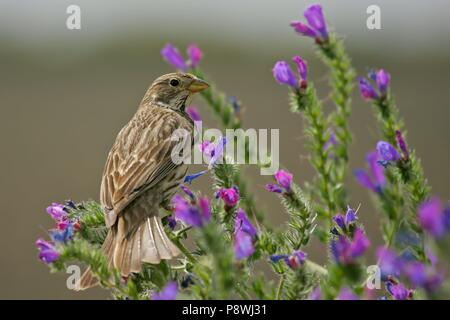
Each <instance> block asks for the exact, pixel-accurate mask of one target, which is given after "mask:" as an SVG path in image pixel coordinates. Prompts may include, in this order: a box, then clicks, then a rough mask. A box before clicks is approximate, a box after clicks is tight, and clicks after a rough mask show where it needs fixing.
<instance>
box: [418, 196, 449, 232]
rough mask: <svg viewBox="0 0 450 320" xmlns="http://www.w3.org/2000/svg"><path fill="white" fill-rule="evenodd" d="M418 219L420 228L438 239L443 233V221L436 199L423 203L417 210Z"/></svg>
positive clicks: (440, 208) (438, 202)
mask: <svg viewBox="0 0 450 320" xmlns="http://www.w3.org/2000/svg"><path fill="white" fill-rule="evenodd" d="M418 219H419V223H420V225H421V226H422V228H423V229H424V230H425V231H427V232H428V233H430V234H432V235H433V236H435V237H437V238H439V237H441V236H443V235H444V233H445V220H444V215H443V214H442V207H441V203H440V201H439V199H438V198H431V199H430V200H428V201H425V202H423V203H422V204H421V205H420V206H419V209H418Z"/></svg>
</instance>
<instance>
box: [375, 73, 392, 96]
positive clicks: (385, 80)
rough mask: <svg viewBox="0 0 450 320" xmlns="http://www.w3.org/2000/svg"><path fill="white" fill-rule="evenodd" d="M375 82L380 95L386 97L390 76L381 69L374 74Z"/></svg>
mask: <svg viewBox="0 0 450 320" xmlns="http://www.w3.org/2000/svg"><path fill="white" fill-rule="evenodd" d="M375 81H376V83H377V86H378V90H379V91H380V93H381V95H383V96H384V95H386V91H387V89H388V87H389V84H390V82H391V76H390V74H389V73H388V72H386V71H384V70H383V69H380V70H378V71H377V72H376V78H375Z"/></svg>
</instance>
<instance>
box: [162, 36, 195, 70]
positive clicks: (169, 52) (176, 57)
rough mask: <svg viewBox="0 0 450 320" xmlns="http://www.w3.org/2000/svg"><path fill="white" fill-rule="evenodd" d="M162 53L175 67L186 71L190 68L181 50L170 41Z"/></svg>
mask: <svg viewBox="0 0 450 320" xmlns="http://www.w3.org/2000/svg"><path fill="white" fill-rule="evenodd" d="M161 55H162V56H163V58H164V60H166V61H167V62H168V63H169V64H171V65H172V66H174V67H175V68H177V69H179V70H181V71H183V72H186V71H187V70H188V65H187V64H186V62H185V61H184V58H183V56H182V55H181V53H180V51H178V49H177V48H176V47H175V46H173V45H172V44H170V43H168V44H166V45H165V46H164V47H163V48H162V49H161Z"/></svg>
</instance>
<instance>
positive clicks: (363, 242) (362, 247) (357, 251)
mask: <svg viewBox="0 0 450 320" xmlns="http://www.w3.org/2000/svg"><path fill="white" fill-rule="evenodd" d="M369 246H370V240H369V239H368V238H367V237H366V235H365V234H364V231H362V230H361V229H356V231H355V234H354V236H353V240H352V243H351V245H350V256H351V257H352V258H358V257H360V256H362V255H363V254H364V253H365V252H366V250H367V248H369Z"/></svg>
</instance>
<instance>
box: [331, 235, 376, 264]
mask: <svg viewBox="0 0 450 320" xmlns="http://www.w3.org/2000/svg"><path fill="white" fill-rule="evenodd" d="M330 246H331V248H330V249H331V253H332V255H333V258H334V260H335V261H336V263H338V264H343V265H348V264H352V263H353V262H354V261H355V260H356V259H357V258H359V257H360V256H362V255H363V254H364V253H365V252H366V251H367V248H368V247H369V246H370V241H369V239H368V238H367V237H366V236H365V234H364V232H363V231H362V229H359V228H357V229H356V230H355V232H354V236H353V238H352V239H349V238H348V237H347V236H345V235H339V236H338V238H337V239H333V240H331V243H330Z"/></svg>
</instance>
